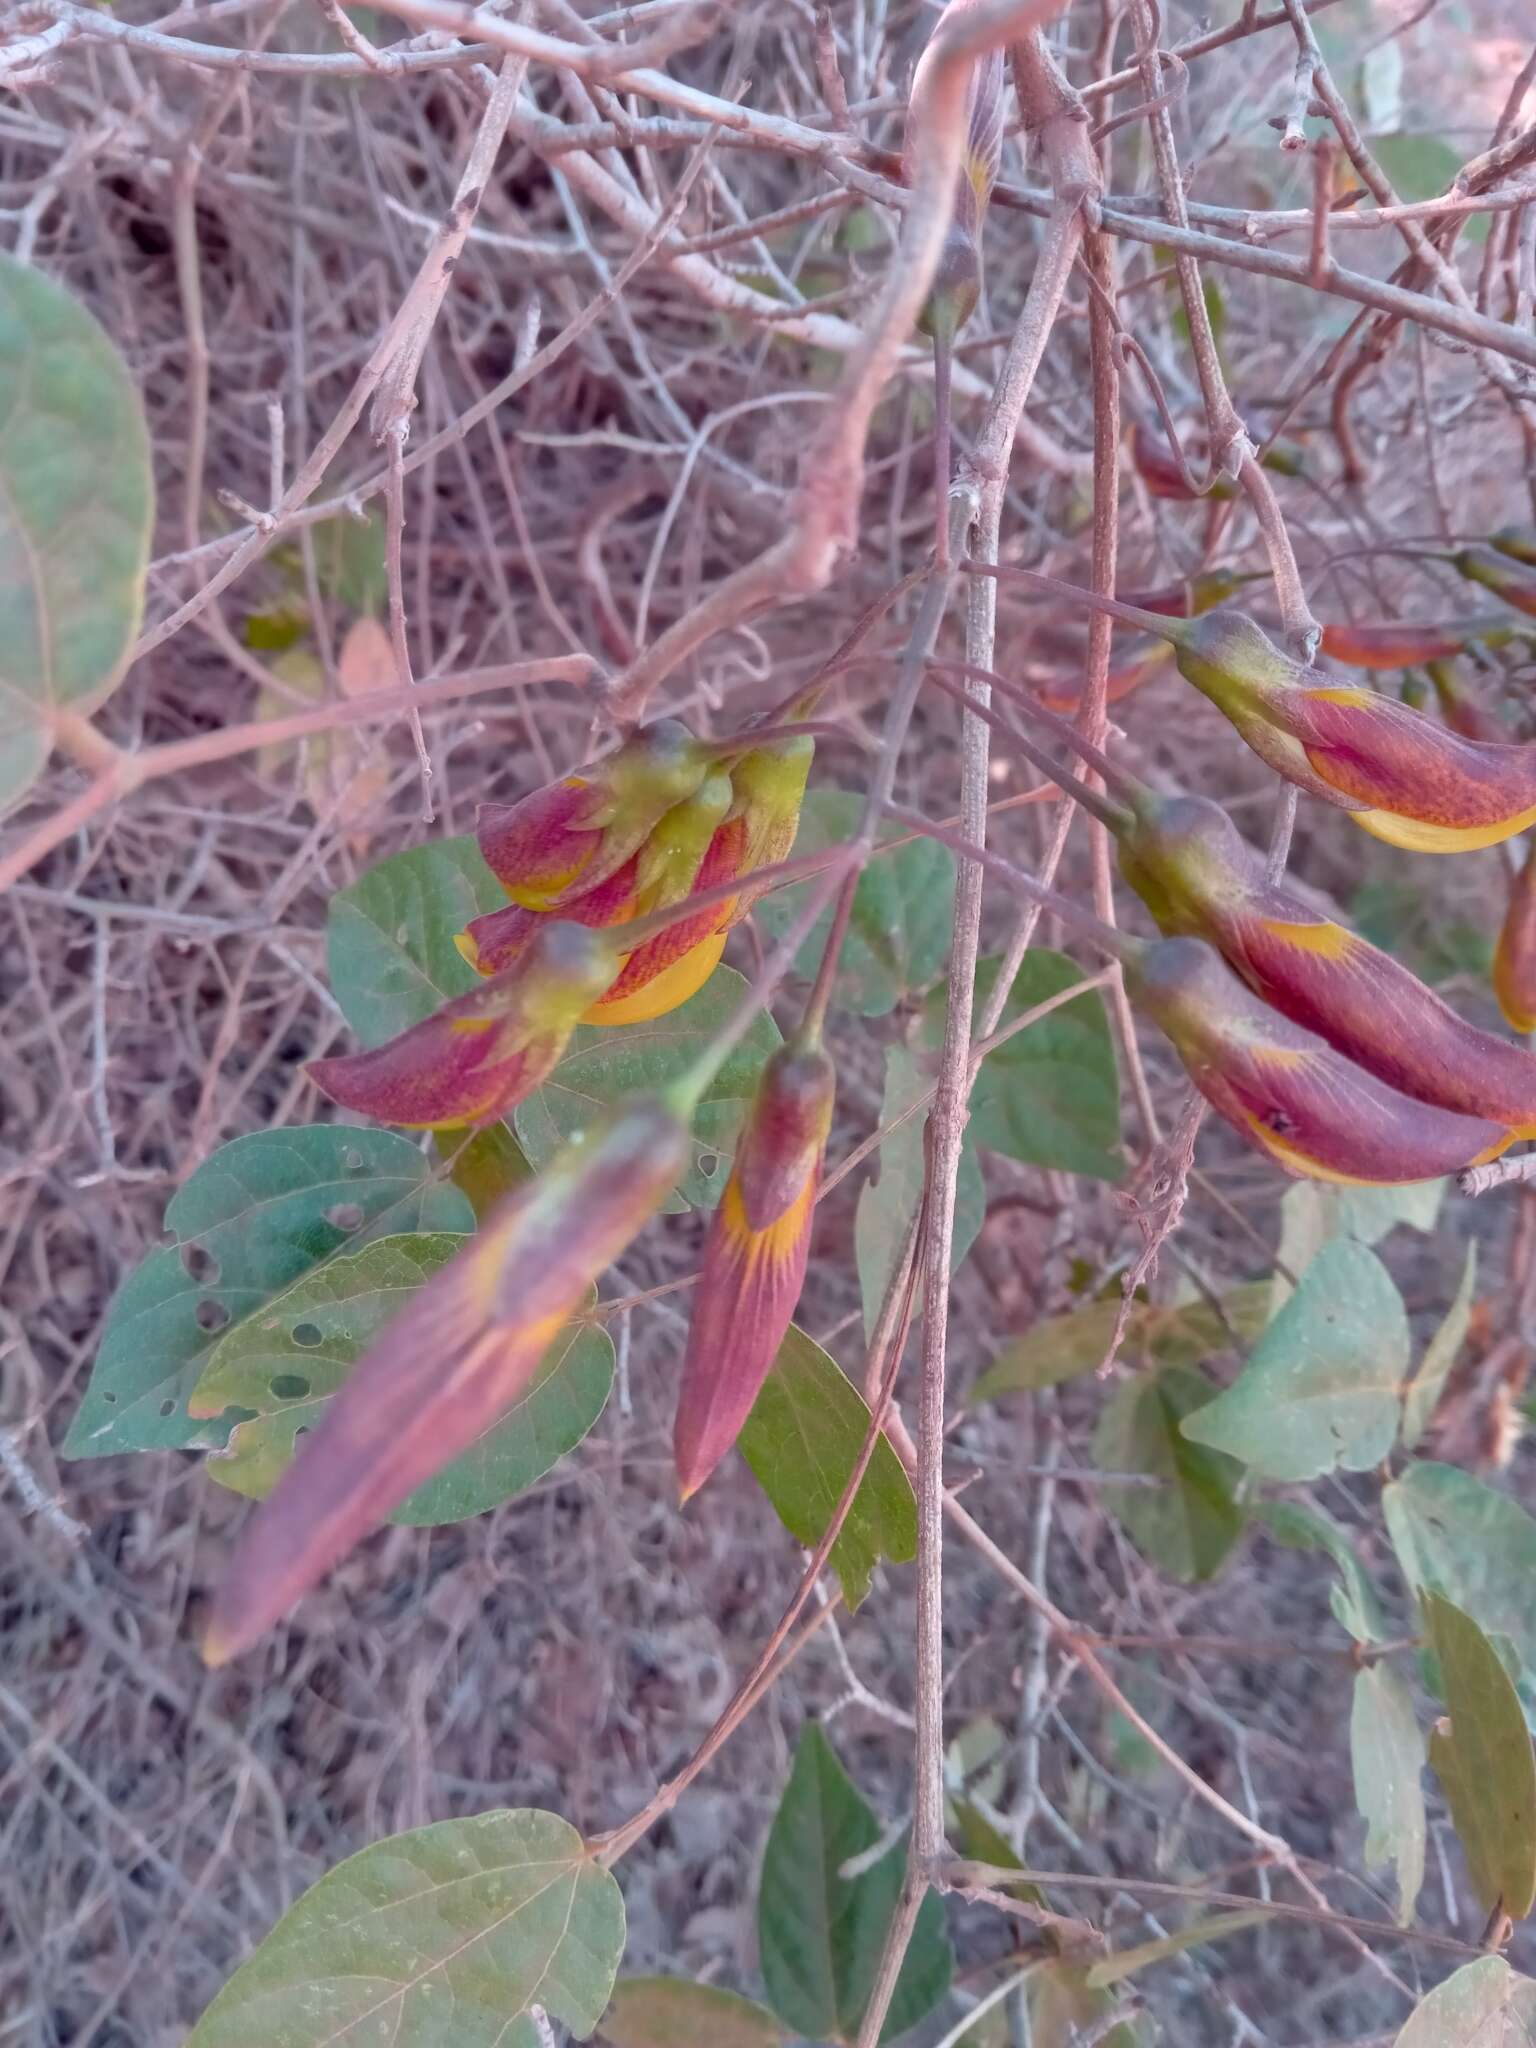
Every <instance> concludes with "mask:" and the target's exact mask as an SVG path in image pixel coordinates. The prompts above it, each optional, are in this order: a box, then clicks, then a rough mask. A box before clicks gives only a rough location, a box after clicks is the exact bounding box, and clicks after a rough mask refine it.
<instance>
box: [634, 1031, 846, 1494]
mask: <svg viewBox="0 0 1536 2048" xmlns="http://www.w3.org/2000/svg"><path fill="white" fill-rule="evenodd" d="M836 1085H837V1083H836V1076H835V1074H834V1072H833V1068H832V1062H831V1060H830V1059H829V1058H828V1057H827V1055H826V1053H825V1052H823V1051H822V1050H821V1048H820V1046H819V1045H815V1046H807V1045H797V1044H796V1043H794V1042H793V1041H791V1043H790V1044H788V1045H786V1046H783V1047H781V1048H780V1050H779V1051H778V1052H776V1053H775V1054H774V1055H773V1057H772V1058H771V1059H770V1060H769V1061H768V1063H767V1065H766V1066H765V1067H764V1069H763V1074H762V1079H761V1081H760V1082H759V1083H758V1090H757V1094H756V1096H755V1098H754V1100H753V1103H752V1108H751V1110H750V1111H749V1113H748V1116H747V1121H746V1124H745V1127H744V1128H743V1130H742V1134H741V1138H740V1141H739V1142H738V1144H737V1147H736V1157H735V1160H734V1162H733V1163H732V1166H731V1173H730V1178H729V1179H728V1180H727V1182H726V1184H725V1192H724V1194H723V1195H722V1196H721V1198H720V1206H719V1207H718V1209H716V1211H715V1213H714V1216H713V1218H712V1219H711V1222H710V1227H709V1237H708V1240H707V1242H706V1244H705V1247H704V1271H703V1275H702V1277H701V1278H700V1281H699V1285H698V1291H697V1293H696V1294H695V1296H694V1306H693V1323H692V1327H691V1328H690V1330H689V1333H688V1354H687V1358H686V1360H685V1361H684V1365H683V1384H682V1391H681V1393H680V1395H679V1397H678V1403H677V1420H676V1424H675V1426H674V1430H673V1445H674V1449H675V1454H676V1459H677V1476H678V1480H679V1483H680V1485H681V1487H682V1492H683V1498H684V1500H686V1499H687V1498H688V1496H689V1495H690V1494H691V1493H694V1492H696V1491H697V1489H698V1488H699V1487H701V1486H702V1485H703V1484H704V1481H705V1480H706V1479H707V1478H708V1477H709V1475H710V1473H711V1472H713V1471H714V1469H715V1467H716V1465H718V1464H719V1462H720V1460H721V1459H722V1458H723V1457H724V1456H725V1454H726V1452H727V1451H728V1450H729V1449H730V1447H731V1445H732V1444H733V1443H735V1441H736V1438H737V1436H738V1435H739V1434H740V1432H741V1427H742V1424H743V1423H744V1422H745V1421H746V1419H747V1417H748V1415H749V1414H750V1413H751V1412H752V1404H753V1402H754V1401H755V1400H756V1399H757V1396H758V1394H759V1392H760V1391H761V1389H762V1384H763V1381H764V1380H765V1379H766V1378H767V1376H768V1371H769V1368H770V1367H771V1366H772V1364H773V1361H774V1358H775V1356H776V1355H777V1353H778V1349H779V1346H780V1344H782V1343H783V1341H784V1333H785V1331H786V1330H787V1329H788V1328H789V1323H790V1318H791V1316H793V1314H794V1312H795V1303H796V1302H797V1301H798V1300H799V1298H800V1287H801V1283H802V1282H803V1280H804V1278H805V1265H806V1258H807V1256H808V1254H809V1252H810V1247H811V1226H812V1221H813V1218H814V1214H815V1207H816V1192H817V1189H818V1187H819V1186H820V1183H821V1161H822V1154H823V1152H824V1150H825V1149H826V1142H827V1133H828V1131H829V1130H830V1129H831V1128H832V1105H833V1099H834V1096H835V1093H836Z"/></svg>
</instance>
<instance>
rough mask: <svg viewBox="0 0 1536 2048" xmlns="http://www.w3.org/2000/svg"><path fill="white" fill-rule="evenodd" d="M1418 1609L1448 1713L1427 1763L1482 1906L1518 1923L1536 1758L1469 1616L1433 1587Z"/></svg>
mask: <svg viewBox="0 0 1536 2048" xmlns="http://www.w3.org/2000/svg"><path fill="white" fill-rule="evenodd" d="M1423 1606H1424V1619H1425V1622H1426V1624H1427V1627H1428V1632H1429V1641H1430V1646H1431V1648H1432V1649H1433V1650H1434V1653H1435V1657H1436V1659H1437V1661H1438V1663H1439V1666H1440V1683H1441V1689H1442V1691H1443V1693H1444V1696H1445V1704H1446V1706H1447V1708H1448V1709H1449V1711H1450V1719H1449V1721H1448V1722H1446V1721H1441V1722H1440V1723H1439V1724H1438V1726H1437V1727H1436V1728H1435V1730H1434V1732H1433V1733H1432V1734H1431V1736H1430V1738H1429V1760H1430V1762H1431V1764H1433V1766H1434V1768H1435V1775H1436V1776H1437V1777H1438V1778H1439V1780H1440V1782H1441V1784H1442V1785H1443V1786H1444V1787H1445V1796H1446V1799H1447V1801H1448V1802H1449V1804H1450V1809H1451V1819H1452V1820H1453V1821H1454V1822H1455V1824H1456V1836H1457V1839H1458V1841H1459V1842H1460V1843H1461V1846H1462V1849H1463V1851H1464V1852H1465V1855H1466V1859H1467V1870H1468V1873H1469V1874H1470V1876H1471V1879H1472V1888H1473V1890H1474V1891H1475V1892H1476V1893H1477V1896H1478V1899H1479V1901H1480V1903H1481V1905H1482V1908H1483V1910H1484V1912H1485V1913H1496V1912H1500V1911H1502V1912H1505V1913H1507V1914H1508V1915H1509V1916H1510V1918H1511V1919H1512V1920H1523V1919H1524V1918H1525V1916H1526V1914H1527V1913H1529V1911H1530V1910H1531V1905H1532V1902H1533V1901H1536V1754H1533V1753H1532V1749H1531V1734H1530V1730H1529V1728H1527V1726H1526V1722H1525V1711H1524V1709H1523V1708H1522V1707H1521V1704H1520V1695H1519V1693H1518V1692H1516V1690H1515V1685H1514V1681H1513V1679H1511V1677H1510V1675H1509V1673H1508V1672H1507V1671H1506V1670H1505V1669H1504V1666H1503V1664H1502V1662H1501V1661H1500V1658H1499V1654H1498V1652H1497V1651H1496V1650H1495V1649H1494V1647H1493V1645H1492V1643H1490V1642H1489V1640H1488V1638H1487V1637H1486V1636H1485V1635H1484V1634H1483V1632H1482V1630H1481V1629H1480V1628H1479V1627H1478V1625H1477V1623H1476V1622H1475V1621H1473V1620H1472V1618H1471V1616H1470V1615H1466V1614H1463V1613H1462V1611H1461V1609H1460V1608H1459V1607H1453V1606H1452V1605H1451V1603H1450V1601H1449V1600H1444V1599H1442V1598H1441V1597H1440V1595H1439V1594H1438V1593H1426V1594H1425V1595H1424V1596H1423Z"/></svg>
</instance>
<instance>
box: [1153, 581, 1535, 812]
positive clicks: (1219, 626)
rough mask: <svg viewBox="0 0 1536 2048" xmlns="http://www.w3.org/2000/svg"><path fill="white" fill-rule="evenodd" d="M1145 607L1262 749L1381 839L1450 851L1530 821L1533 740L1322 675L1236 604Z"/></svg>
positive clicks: (1189, 673)
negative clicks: (1451, 719) (1180, 615)
mask: <svg viewBox="0 0 1536 2048" xmlns="http://www.w3.org/2000/svg"><path fill="white" fill-rule="evenodd" d="M1137 616H1138V619H1140V618H1141V617H1142V616H1143V615H1141V614H1138V615H1137ZM1145 617H1146V620H1147V623H1148V625H1149V628H1150V629H1151V630H1153V631H1157V630H1161V631H1162V632H1164V633H1165V634H1166V635H1167V637H1169V638H1170V639H1172V640H1173V643H1174V658H1175V660H1176V661H1177V662H1178V665H1179V669H1180V671H1181V673H1182V674H1183V675H1184V676H1186V677H1187V678H1188V680H1189V681H1190V682H1192V683H1193V684H1194V685H1195V688H1196V689H1197V690H1200V691H1201V692H1202V693H1203V694H1204V695H1205V696H1207V697H1209V698H1210V700H1211V702H1212V703H1213V704H1215V705H1216V706H1217V708H1218V709H1219V710H1220V711H1223V712H1225V714H1226V716H1227V717H1228V718H1229V719H1230V720H1231V721H1232V723H1233V724H1234V725H1235V726H1236V727H1237V729H1238V731H1239V732H1240V733H1241V734H1242V736H1243V738H1244V739H1245V740H1246V741H1247V742H1248V744H1249V746H1250V747H1252V748H1253V750H1254V752H1255V753H1256V754H1258V755H1259V756H1260V758H1261V759H1262V760H1265V761H1267V762H1268V763H1269V765H1270V766H1271V767H1272V768H1274V769H1275V770H1276V771H1277V773H1279V774H1281V775H1283V776H1284V777H1285V778H1286V780H1287V781H1289V782H1294V783H1296V784H1297V785H1298V786H1299V787H1300V788H1302V789H1306V790H1310V791H1311V792H1312V794H1313V795H1315V796H1320V797H1322V798H1324V799H1325V800H1326V801H1327V802H1329V803H1332V804H1336V805H1338V806H1339V807H1340V808H1341V809H1343V810H1347V811H1349V812H1350V813H1351V815H1352V816H1353V817H1354V820H1355V823H1356V824H1357V825H1361V826H1363V827H1364V828H1365V830H1366V831H1367V832H1371V833H1373V834H1374V835H1375V836H1376V837H1377V838H1378V839H1384V840H1386V841H1387V842H1388V844H1389V845H1393V846H1403V847H1407V848H1409V849H1411V850H1413V851H1415V852H1422V853H1454V852H1459V851H1463V850H1469V849H1471V848H1473V847H1479V846H1495V845H1497V844H1498V843H1499V841H1500V840H1503V839H1509V838H1511V837H1513V835H1514V834H1515V833H1517V832H1523V831H1524V830H1525V828H1526V826H1527V825H1529V824H1530V823H1531V822H1532V821H1533V820H1536V747H1528V746H1516V745H1513V744H1510V743H1507V742H1498V743H1493V744H1487V743H1479V742H1477V741H1474V740H1467V739H1463V738H1462V737H1461V735H1460V734H1459V733H1452V732H1447V731H1446V730H1445V728H1444V727H1443V726H1441V725H1439V724H1438V723H1437V722H1436V721H1435V720H1433V719H1430V718H1425V717H1424V716H1422V714H1420V713H1419V712H1416V711H1413V710H1411V709H1410V708H1409V707H1408V706H1407V705H1406V704H1400V703H1397V702H1395V701H1394V700H1393V699H1391V698H1389V697H1380V696H1377V695H1376V694H1375V693H1374V692H1372V691H1370V690H1361V689H1353V688H1350V687H1348V686H1341V685H1337V684H1332V683H1327V682H1324V681H1322V680H1320V679H1319V678H1318V676H1317V673H1316V671H1315V670H1312V669H1305V668H1302V667H1300V666H1299V664H1297V663H1296V662H1293V661H1291V660H1290V659H1289V658H1288V657H1287V656H1286V655H1284V654H1282V653H1281V651H1280V649H1279V648H1278V647H1276V646H1275V644H1274V642H1273V641H1272V640H1270V639H1269V638H1268V637H1267V636H1266V635H1265V634H1264V633H1262V632H1261V631H1260V629H1259V628H1258V627H1257V626H1256V625H1255V624H1254V622H1253V621H1252V620H1251V619H1249V618H1245V617H1244V616H1243V614H1242V613H1241V612H1234V611H1218V612H1212V613H1209V614H1208V615H1207V616H1206V617H1205V618H1202V619H1190V620H1182V619H1180V620H1167V621H1165V622H1164V623H1163V624H1162V626H1161V627H1160V628H1159V627H1158V625H1157V623H1156V621H1155V620H1154V619H1153V617H1152V615H1151V614H1147V615H1145Z"/></svg>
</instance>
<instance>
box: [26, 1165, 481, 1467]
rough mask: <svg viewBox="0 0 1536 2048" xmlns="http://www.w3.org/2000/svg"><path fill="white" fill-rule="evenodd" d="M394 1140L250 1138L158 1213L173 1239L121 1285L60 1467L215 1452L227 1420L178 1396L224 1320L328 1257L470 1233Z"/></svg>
mask: <svg viewBox="0 0 1536 2048" xmlns="http://www.w3.org/2000/svg"><path fill="white" fill-rule="evenodd" d="M431 1172H432V1167H431V1162H430V1161H429V1160H427V1159H424V1158H423V1157H422V1155H421V1153H420V1152H418V1151H417V1149H416V1147H415V1146H414V1145H413V1144H411V1142H410V1140H409V1139H407V1138H402V1137H400V1136H399V1135H398V1133H397V1132H394V1131H352V1130H343V1129H341V1128H340V1127H339V1126H337V1125H334V1124H318V1125H315V1126H313V1127H311V1128H308V1129H299V1130H291V1131H254V1132H252V1133H251V1135H250V1136H249V1137H245V1138H235V1139H233V1140H232V1141H231V1143H229V1144H228V1145H223V1146H221V1147H220V1148H219V1150H218V1151H217V1152H215V1153H214V1155H213V1157H212V1158H211V1159H208V1160H205V1161H204V1163H203V1164H202V1165H201V1166H200V1167H199V1168H198V1169H197V1171H196V1173H194V1174H193V1175H192V1177H191V1179H190V1180H189V1181H188V1182H187V1183H186V1185H185V1187H182V1188H180V1189H178V1190H177V1192H176V1194H175V1195H174V1196H173V1197H172V1200H171V1204H170V1207H169V1208H168V1209H167V1210H166V1212H165V1227H166V1230H167V1231H168V1232H169V1233H170V1235H171V1237H172V1239H173V1242H172V1243H171V1244H170V1245H169V1246H160V1247H157V1248H156V1249H155V1250H154V1251H152V1252H151V1253H150V1254H149V1256H148V1257H147V1258H146V1259H145V1260H144V1261H143V1262H142V1264H140V1265H139V1266H137V1267H136V1268H135V1269H134V1271H133V1272H132V1273H130V1274H129V1276H128V1278H127V1279H126V1280H125V1281H124V1282H123V1284H122V1286H121V1288H119V1290H118V1293H117V1295H116V1298H115V1299H114V1301H113V1303H112V1306H111V1308H110V1309H109V1310H108V1312H107V1320H106V1326H105V1328H104V1329H103V1331H102V1337H101V1344H100V1348H99V1349H98V1351H97V1353H96V1363H95V1365H94V1367H93V1368H92V1371H91V1379H90V1384H89V1386H88V1387H87V1388H86V1390H85V1395H84V1398H83V1399H82V1401H81V1403H80V1408H79V1412H78V1413H77V1414H76V1416H75V1419H74V1421H73V1423H71V1425H70V1429H69V1434H68V1436H66V1438H65V1439H64V1445H63V1451H64V1455H65V1457H68V1458H102V1457H106V1456H107V1455H108V1454H109V1453H110V1452H113V1451H163V1450H187V1449H191V1448H194V1447H202V1448H209V1447H217V1446H220V1445H222V1444H223V1443H224V1442H225V1441H226V1440H227V1438H228V1435H229V1427H230V1423H231V1422H232V1421H233V1420H234V1418H233V1417H232V1416H230V1417H225V1418H224V1419H223V1420H219V1419H216V1418H210V1419H209V1420H207V1421H202V1422H194V1421H193V1420H192V1419H191V1417H190V1416H189V1415H188V1413H187V1396H188V1395H189V1394H190V1393H191V1391H192V1389H193V1387H194V1386H195V1385H196V1384H197V1381H198V1378H199V1376H200V1375H201V1373H202V1370H203V1367H204V1365H205V1364H206V1363H207V1360H208V1354H209V1353H210V1352H211V1351H212V1350H213V1347H214V1346H215V1344H217V1343H218V1342H219V1341H220V1339H221V1336H222V1335H223V1333H225V1332H226V1331H227V1330H228V1327H229V1325H230V1324H232V1323H239V1322H240V1321H242V1320H243V1319H244V1318H245V1317H246V1316H248V1315H251V1314H253V1313H254V1312H255V1310H257V1309H259V1308H260V1307H262V1305H263V1304H264V1303H266V1302H268V1301H270V1300H271V1299H272V1297H273V1295H275V1294H280V1293H281V1292H282V1291H283V1289H284V1288H285V1287H290V1286H292V1284H293V1282H294V1281H295V1280H297V1279H299V1278H300V1277H301V1276H302V1275H303V1274H305V1273H308V1272H310V1271H311V1270H312V1269H313V1268H314V1267H316V1266H322V1265H323V1264H324V1263H325V1261H326V1260H327V1259H329V1258H331V1257H332V1256H333V1255H334V1254H335V1253H337V1252H338V1251H342V1250H347V1251H355V1250H357V1249H358V1248H359V1247H360V1246H361V1245H364V1244H367V1243H368V1242H370V1240H372V1239H373V1238H376V1237H383V1236H387V1235H390V1234H393V1233H395V1232H398V1231H406V1230H456V1231H464V1230H471V1229H473V1227H474V1212H473V1210H472V1209H471V1208H470V1206H469V1203H468V1202H467V1201H466V1200H465V1198H464V1196H463V1195H462V1194H460V1192H459V1190H458V1189H457V1188H455V1187H436V1186H433V1185H432V1184H431Z"/></svg>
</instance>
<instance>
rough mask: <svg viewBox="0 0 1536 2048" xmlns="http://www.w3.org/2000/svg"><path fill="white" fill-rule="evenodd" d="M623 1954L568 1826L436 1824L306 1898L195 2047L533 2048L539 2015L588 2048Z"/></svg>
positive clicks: (514, 1818)
mask: <svg viewBox="0 0 1536 2048" xmlns="http://www.w3.org/2000/svg"><path fill="white" fill-rule="evenodd" d="M623 1950H624V1901H623V1899H622V1898H621V1897H620V1894H619V1888H618V1886H617V1885H616V1884H615V1883H614V1881H613V1879H612V1877H610V1876H609V1874H608V1872H607V1871H606V1870H602V1869H600V1868H599V1867H598V1865H597V1864H595V1863H594V1862H593V1861H592V1860H591V1858H590V1857H589V1855H588V1853H587V1849H586V1845H585V1843H584V1842H583V1841H582V1839H581V1837H580V1835H578V1834H577V1832H576V1830H575V1829H574V1828H573V1827H570V1826H568V1825H567V1823H566V1822H565V1821H563V1820H559V1819H557V1818H556V1816H555V1815H554V1814H552V1813H538V1812H535V1811H533V1810H532V1809H528V1808H524V1809H521V1810H517V1811H510V1812H498V1813H483V1814H479V1815H477V1816H476V1817H475V1818H474V1819H473V1820H444V1821H438V1822H436V1823H435V1825H433V1826H431V1827H425V1828H413V1829H412V1830H411V1831H410V1832H409V1833H408V1834H403V1835H391V1836H390V1837H389V1839H388V1840H387V1841H383V1842H375V1843H374V1845H373V1846H372V1848H369V1849H364V1850H363V1851H362V1852H361V1854H360V1855H357V1856H351V1857H348V1859H347V1861H346V1862H345V1863H339V1864H338V1865H337V1866H336V1868H335V1869H334V1870H332V1871H329V1872H327V1874H326V1875H325V1876H324V1877H322V1878H321V1880H320V1882H319V1883H318V1884H315V1885H311V1887H310V1889H309V1890H308V1891H307V1892H306V1893H305V1894H304V1896H303V1898H301V1899H300V1900H299V1902H298V1904H297V1905H296V1906H294V1907H292V1908H291V1910H290V1911H288V1912H287V1913H285V1914H284V1915H283V1917H282V1919H281V1920H279V1921H278V1923H277V1925H276V1927H274V1928H273V1930H272V1932H271V1933H270V1934H269V1935H268V1936H267V1938H266V1940H265V1941H264V1942H263V1943H262V1944H261V1947H260V1948H259V1949H257V1951H256V1953H255V1954H254V1955H253V1956H252V1957H251V1958H250V1959H249V1961H248V1962H245V1963H242V1964H241V1966H240V1968H239V1969H238V1970H237V1971H236V1972H235V1974H234V1976H233V1977H231V1979H230V1980H229V1982H228V1983H227V1984H226V1985H225V1987H224V1989H223V1990H222V1991H221V1992H220V1993H219V1995H218V1997H217V1998H216V1999H215V2000H214V2001H213V2003H212V2005H210V2006H209V2008H208V2010H207V2011H206V2012H205V2013H204V2014H203V2017H202V2018H201V2020H199V2021H198V2023H197V2026H196V2027H195V2028H194V2029H193V2031H192V2035H191V2038H190V2039H189V2040H188V2042H187V2048H365V2044H366V2048H374V2044H376V2043H379V2042H390V2043H392V2044H394V2048H539V2041H540V2029H539V2027H538V2026H537V2024H536V2023H535V2021H534V2020H533V2019H532V2018H531V2017H530V2016H529V2015H530V2014H531V2012H532V2010H533V2008H535V2007H538V2008H540V2009H542V2011H543V2012H545V2013H547V2014H548V2015H549V2016H550V2017H551V2018H552V2019H555V2020H559V2021H561V2022H563V2024H564V2025H566V2026H568V2027H569V2028H570V2029H571V2031H572V2032H573V2033H574V2034H576V2035H577V2036H578V2037H579V2038H582V2039H585V2037H586V2036H587V2035H588V2034H590V2033H591V2032H592V2030H593V2028H594V2027H595V2026H596V2025H597V2023H598V2021H599V2019H601V2017H602V2014H603V2009H604V2007H605V2006H606V2005H607V2003H608V1998H609V1994H610V1993H611V1991H612V1989H613V1980H614V1976H615V1974H616V1973H617V1970H618V1967H619V1958H620V1956H621V1955H622V1953H623Z"/></svg>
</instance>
